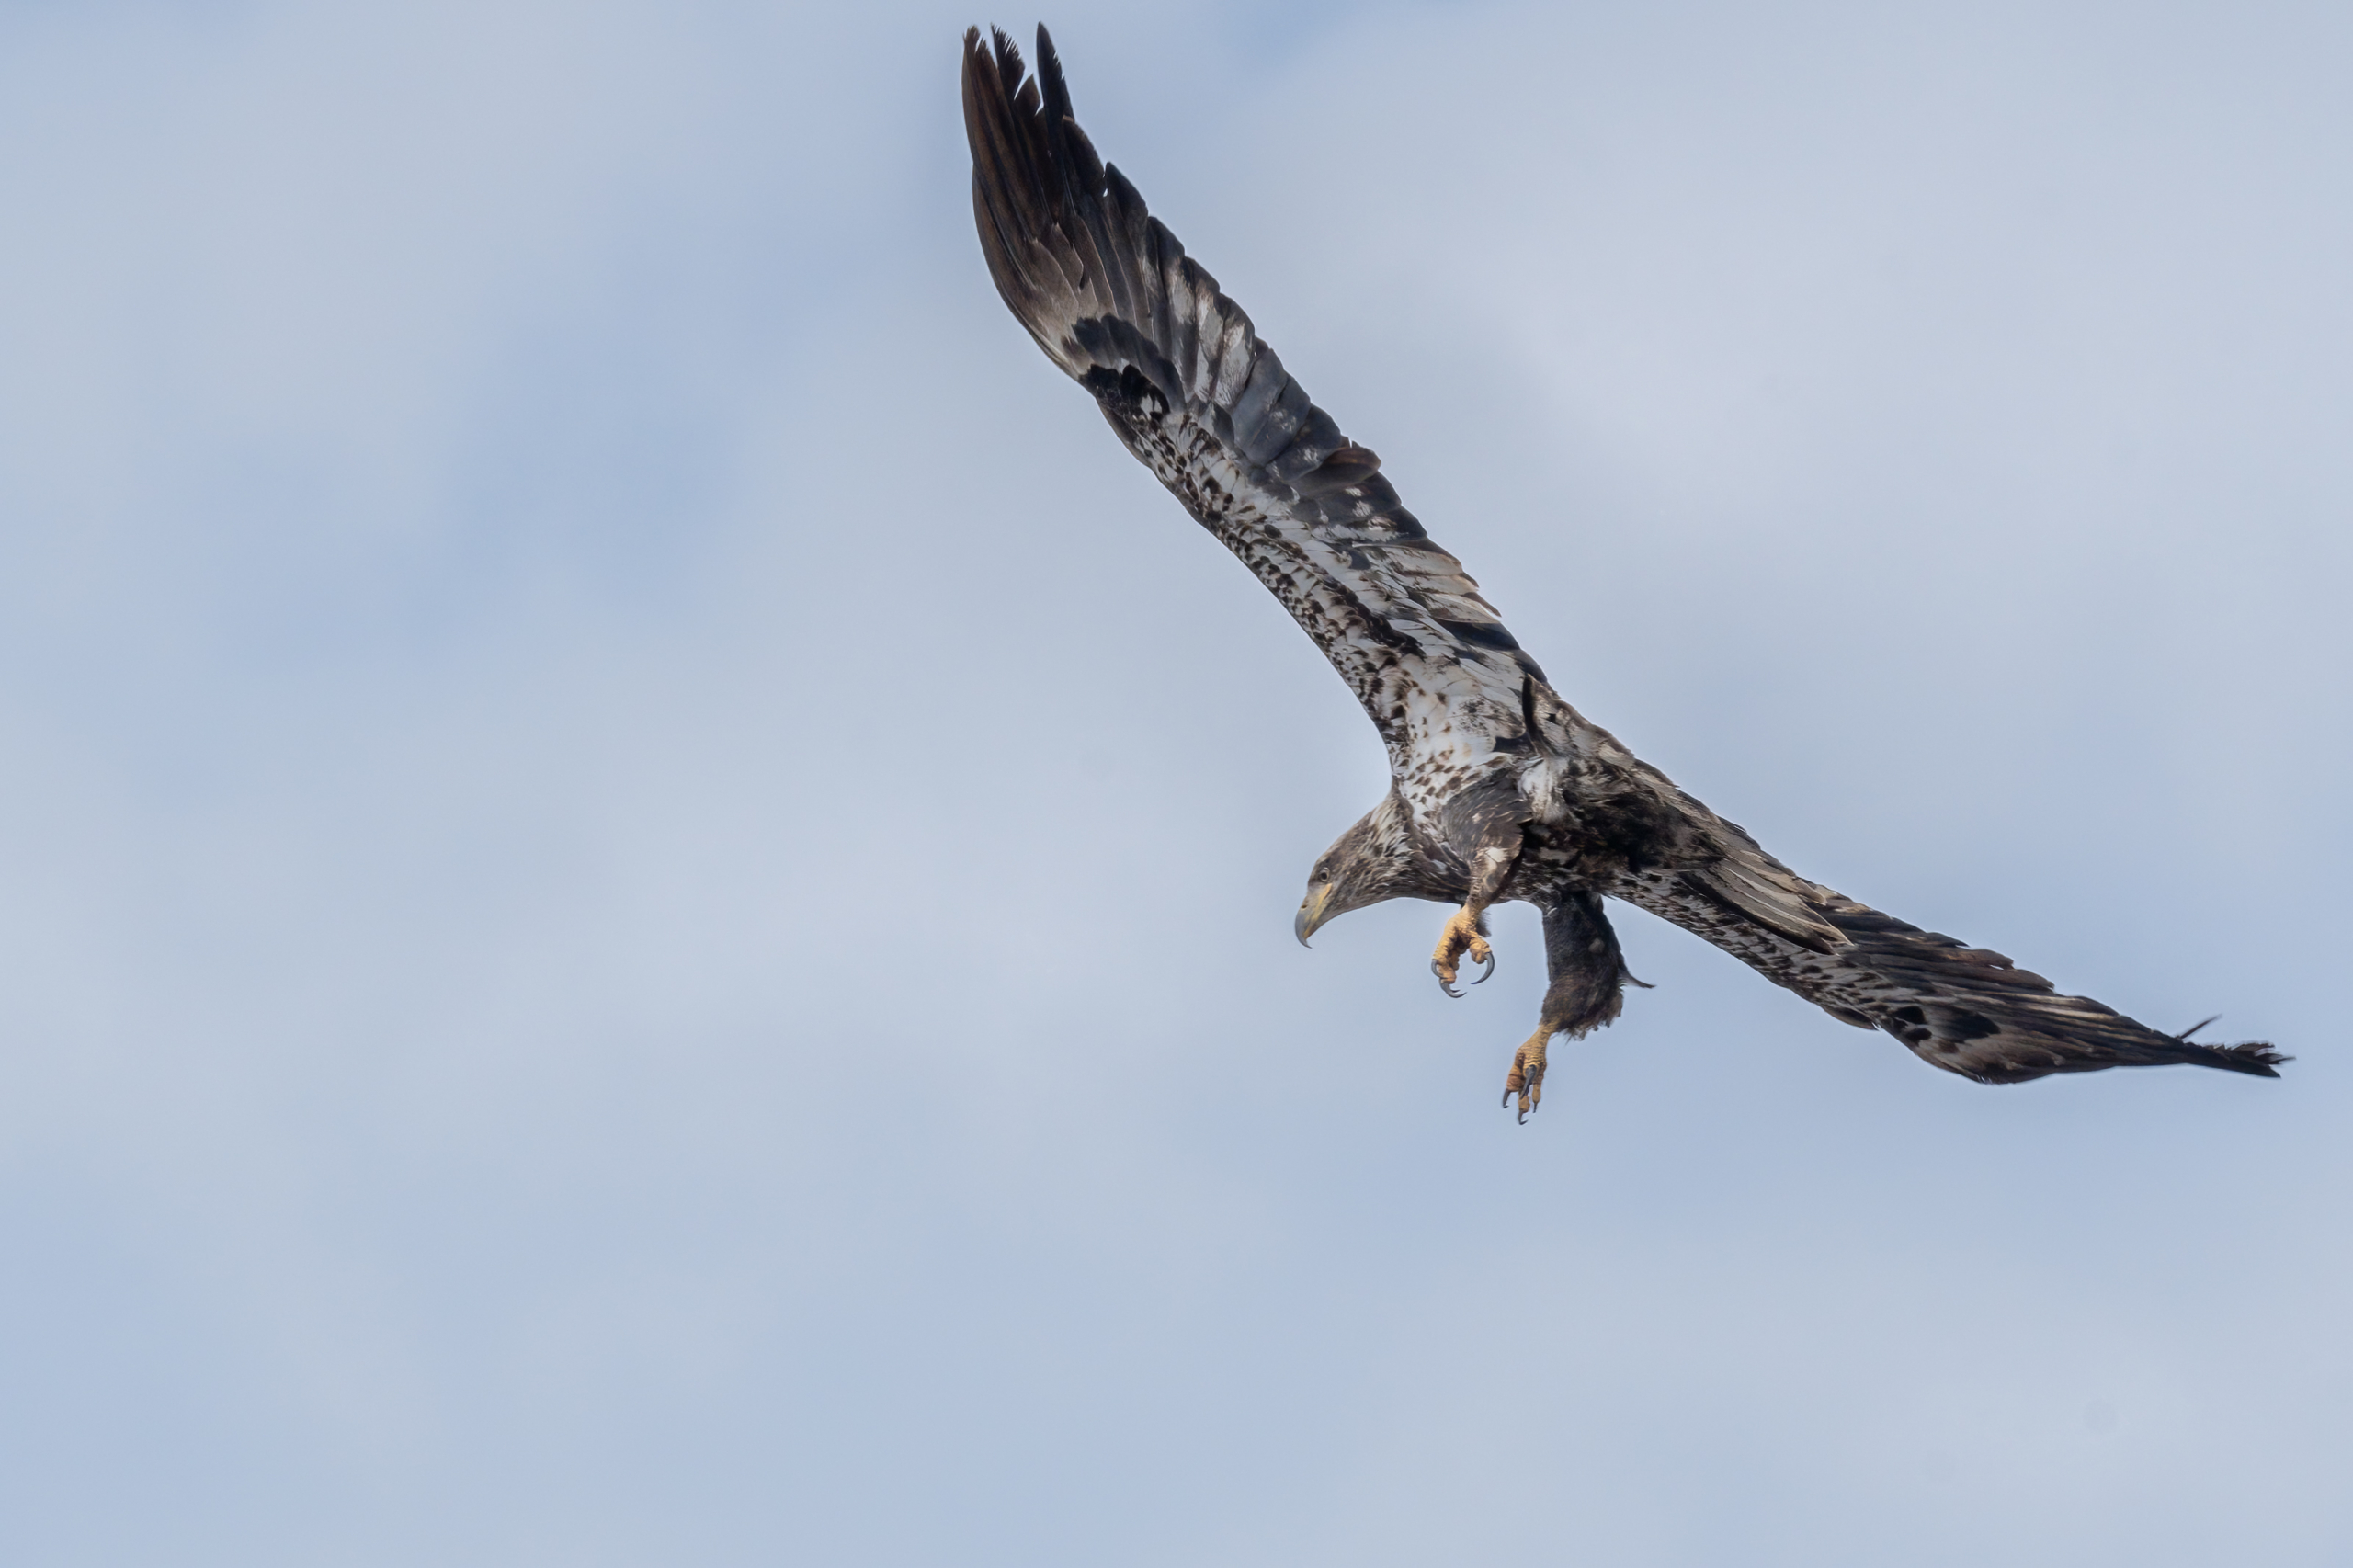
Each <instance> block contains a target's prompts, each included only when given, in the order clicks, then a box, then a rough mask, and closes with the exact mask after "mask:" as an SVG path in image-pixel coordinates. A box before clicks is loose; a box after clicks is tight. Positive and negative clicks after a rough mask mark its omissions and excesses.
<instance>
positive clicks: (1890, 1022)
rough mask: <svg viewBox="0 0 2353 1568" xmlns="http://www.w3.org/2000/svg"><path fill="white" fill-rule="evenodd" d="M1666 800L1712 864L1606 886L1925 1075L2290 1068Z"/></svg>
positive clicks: (2257, 1048)
mask: <svg viewBox="0 0 2353 1568" xmlns="http://www.w3.org/2000/svg"><path fill="white" fill-rule="evenodd" d="M1669 788H1670V789H1671V788H1672V786H1669ZM1676 793H1677V795H1678V796H1679V797H1680V799H1681V801H1683V802H1685V803H1687V804H1688V806H1690V807H1691V808H1694V809H1695V810H1696V811H1697V812H1699V813H1704V815H1705V819H1706V827H1707V829H1708V831H1709V832H1710V834H1711V836H1713V838H1714V839H1715V841H1716V842H1717V843H1718V844H1720V845H1721V846H1722V847H1723V849H1724V851H1725V853H1724V855H1723V858H1722V859H1720V860H1717V861H1715V862H1714V863H1713V864H1711V865H1707V866H1704V867H1702V868H1699V869H1686V870H1676V869H1666V868H1661V867H1653V868H1650V869H1643V870H1637V871H1632V872H1630V873H1627V874H1625V875H1623V876H1621V877H1620V879H1619V880H1618V881H1616V882H1615V883H1614V884H1613V885H1612V886H1611V887H1610V888H1609V890H1608V891H1609V892H1612V893H1614V894H1616V895H1617V896H1618V897H1620V898H1622V899H1624V900H1626V901H1627V902H1628V903H1632V904H1634V905H1636V906H1638V907H1640V908H1643V909H1646V910H1648V911H1650V912H1651V913H1652V914H1653V915H1661V916H1663V917H1665V919H1668V920H1671V921H1673V922H1674V923H1675V924H1676V925H1677V926H1682V927H1683V928H1684V929H1685V930H1687V931H1690V932H1693V933H1695V934H1697V935H1699V936H1701V937H1706V938H1707V939H1708V940H1709V941H1711V942H1713V943H1714V944H1715V945H1716V946H1717V947H1719V948H1722V949H1724V950H1725V951H1726V952H1728V953H1731V954H1732V955H1733V957H1735V958H1738V959H1740V960H1744V961H1745V962H1746V963H1747V964H1749V965H1750V966H1751V967H1752V968H1754V969H1756V971H1757V972H1759V973H1760V974H1762V975H1764V976H1765V977H1766V978H1767V979H1768V980H1770V981H1772V982H1773V983H1776V984H1778V985H1785V986H1787V987H1789V989H1790V990H1791V991H1794V992H1796V993H1797V994H1799V995H1801V996H1803V997H1804V998H1806V999H1807V1000H1808V1001H1810V1002H1813V1003H1815V1004H1816V1005H1818V1006H1821V1007H1822V1009H1823V1010H1824V1012H1827V1013H1828V1014H1830V1016H1831V1017H1835V1018H1837V1019H1839V1020H1841V1021H1843V1022H1845V1023H1849V1024H1853V1025H1855V1026H1857V1027H1858V1028H1880V1029H1885V1030H1886V1031H1887V1032H1888V1033H1889V1034H1892V1035H1893V1036H1894V1037H1895V1038H1896V1039H1898V1040H1902V1041H1903V1042H1904V1044H1905V1045H1907V1046H1909V1047H1911V1048H1912V1051H1913V1053H1914V1054H1915V1055H1916V1056H1918V1057H1919V1058H1920V1060H1921V1061H1923V1062H1927V1063H1928V1064H1929V1065H1930V1066H1932V1067H1941V1068H1943V1069H1944V1070H1945V1071H1947V1072H1948V1073H1958V1074H1961V1076H1962V1077H1964V1078H1973V1079H1975V1080H1976V1081H1977V1082H1979V1083H1981V1084H2018V1083H2024V1082H2025V1081H2026V1080H2027V1079H2029V1078H2040V1077H2044V1076H2047V1075H2048V1074H2052V1073H2090V1072H2095V1071H2097V1070H2098V1069H2100V1068H2102V1067H2154V1066H2162V1065H2166V1064H2170V1063H2177V1062H2179V1063H2188V1064H2192V1065H2196V1066H2202V1067H2221V1068H2225V1069H2228V1070H2229V1071H2231V1072H2234V1073H2252V1074H2256V1075H2257V1076H2260V1077H2265V1078H2276V1077H2278V1076H2279V1074H2278V1073H2277V1072H2276V1071H2274V1069H2275V1068H2276V1067H2277V1066H2278V1065H2279V1063H2280V1062H2285V1061H2287V1060H2288V1058H2286V1057H2284V1056H2282V1055H2280V1054H2279V1052H2278V1051H2274V1050H2272V1049H2271V1047H2270V1046H2269V1045H2268V1044H2266V1043H2263V1042H2260V1041H2256V1042H2251V1043H2248V1044H2245V1045H2231V1046H2213V1045H2199V1044H2196V1043H2194V1042H2192V1041H2191V1040H2190V1039H2189V1036H2190V1035H2192V1034H2195V1033H2196V1032H2197V1029H2196V1028H2191V1029H2187V1030H2184V1031H2183V1032H2182V1033H2180V1034H2177V1035H2169V1034H2163V1033H2160V1032H2158V1031H2157V1030H2155V1029H2153V1028H2149V1027H2148V1026H2147V1025H2145V1024H2143V1023H2140V1022H2137V1021H2136V1020H2134V1019H2131V1018H2128V1017H2125V1016H2124V1015H2123V1014H2121V1013H2120V1012H2118V1011H2116V1010H2115V1009H2114V1008H2112V1007H2109V1006H2105V1005H2103V1004H2101V1003H2098V1002H2095V1001H2093V1000H2092V999H2091V998H2090V997H2088V996H2068V995H2064V994H2062V993H2061V992H2060V991H2059V989H2058V988H2057V987H2056V986H2054V985H2052V983H2051V982H2049V981H2048V980H2045V979H2044V978H2043V977H2042V976H2040V975H2039V974H2035V973H2032V972H2030V971H2027V970H2023V969H2019V968H2018V967H2017V966H2016V965H2014V964H2012V963H2011V961H2010V960H2008V959H2006V958H2005V957H2003V956H2002V955H2001V954H2000V953H1996V952H1989V951H1988V950H1986V949H1984V948H1972V947H1970V946H1969V945H1967V944H1966V943H1963V942H1959V941H1956V940H1954V939H1953V938H1952V937H1947V936H1944V935H1942V934H1941V933H1938V932H1935V931H1923V930H1921V929H1920V928H1919V927H1918V926H1909V925H1906V924H1905V923H1904V922H1903V921H1901V920H1898V919H1896V918H1895V917H1894V916H1893V915H1882V914H1881V913H1880V912H1879V911H1878V910H1876V909H1872V908H1870V907H1868V906H1866V905H1864V904H1860V903H1856V902H1855V901H1854V900H1853V899H1851V898H1848V897H1847V896H1846V895H1845V894H1844V893H1840V892H1833V891H1832V890H1831V889H1829V888H1825V887H1824V886H1822V885H1821V884H1820V883H1818V882H1810V881H1806V880H1805V879H1804V878H1803V877H1801V876H1798V875H1797V874H1796V873H1795V872H1793V871H1791V870H1790V869H1789V868H1788V867H1786V866H1783V865H1782V864H1781V863H1780V862H1779V860H1776V859H1774V858H1772V857H1771V856H1770V855H1768V854H1766V853H1765V851H1764V850H1763V849H1761V848H1759V847H1758V846H1757V845H1756V840H1754V839H1752V838H1750V837H1749V836H1748V835H1747V834H1746V833H1745V832H1743V831H1742V830H1741V829H1740V828H1739V827H1738V826H1737V825H1735V824H1732V823H1728V822H1725V821H1724V820H1723V819H1722V818H1721V817H1718V816H1716V815H1715V814H1714V813H1713V812H1708V810H1707V808H1706V807H1704V806H1700V805H1699V803H1698V802H1697V801H1692V800H1691V799H1690V797H1688V796H1685V795H1682V794H1681V792H1680V791H1679V790H1678V791H1676ZM2210 1021H2211V1020H2210ZM2203 1027H2204V1026H2203V1025H2200V1026H2199V1028H2203Z"/></svg>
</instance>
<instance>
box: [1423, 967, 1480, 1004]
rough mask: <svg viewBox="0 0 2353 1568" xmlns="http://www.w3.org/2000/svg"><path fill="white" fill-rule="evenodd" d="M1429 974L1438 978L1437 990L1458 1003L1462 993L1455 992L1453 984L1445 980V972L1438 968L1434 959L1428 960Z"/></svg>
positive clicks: (1474, 982)
mask: <svg viewBox="0 0 2353 1568" xmlns="http://www.w3.org/2000/svg"><path fill="white" fill-rule="evenodd" d="M1430 972H1431V973H1432V974H1434V975H1437V976H1438V989H1439V990H1440V991H1443V992H1445V993H1446V994H1448V995H1449V996H1451V997H1453V998H1454V999H1455V1000H1456V1001H1458V1002H1459V1001H1461V999H1462V993H1461V992H1460V991H1457V990H1456V989H1455V988H1454V983H1453V982H1452V981H1450V980H1449V979H1447V978H1446V971H1444V970H1442V969H1440V968H1438V960H1436V959H1432V960H1430ZM1472 983H1473V984H1476V983H1477V982H1476V981H1473V982H1472Z"/></svg>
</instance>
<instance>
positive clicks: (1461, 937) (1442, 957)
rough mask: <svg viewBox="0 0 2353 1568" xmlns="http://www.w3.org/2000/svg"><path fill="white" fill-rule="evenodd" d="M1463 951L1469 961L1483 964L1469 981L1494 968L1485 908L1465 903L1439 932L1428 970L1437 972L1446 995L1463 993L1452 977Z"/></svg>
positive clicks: (1490, 972)
mask: <svg viewBox="0 0 2353 1568" xmlns="http://www.w3.org/2000/svg"><path fill="white" fill-rule="evenodd" d="M1466 954H1467V955H1468V956H1469V958H1470V960H1471V961H1472V963H1475V964H1483V965H1484V966H1485V968H1484V970H1483V971H1482V972H1481V974H1480V976H1479V980H1474V981H1472V984H1473V985H1476V984H1478V983H1479V981H1480V980H1484V979H1486V978H1487V976H1488V975H1491V974H1493V973H1495V949H1494V948H1492V947H1489V946H1488V945H1487V915H1486V911H1484V910H1473V909H1472V907H1471V906H1470V905H1469V904H1467V903H1466V904H1464V905H1463V906H1462V907H1461V908H1460V909H1458V910H1456V911H1455V912H1454V914H1453V915H1452V916H1451V917H1450V918H1449V919H1448V921H1447V923H1446V929H1445V930H1444V931H1441V932H1440V933H1438V951H1437V952H1435V953H1432V954H1431V955H1430V972H1431V973H1432V974H1434V975H1437V976H1438V987H1439V989H1441V990H1443V991H1444V992H1445V993H1446V994H1448V995H1449V996H1461V994H1462V993H1461V992H1460V991H1457V990H1456V989H1455V988H1454V977H1455V976H1456V974H1458V973H1459V972H1461V971H1460V970H1459V968H1458V966H1459V965H1460V964H1461V961H1462V960H1463V958H1464V956H1465V955H1466Z"/></svg>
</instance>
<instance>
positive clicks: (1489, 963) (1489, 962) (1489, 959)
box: [1472, 948, 1495, 985]
mask: <svg viewBox="0 0 2353 1568" xmlns="http://www.w3.org/2000/svg"><path fill="white" fill-rule="evenodd" d="M1478 961H1479V962H1480V963H1482V964H1484V965H1485V966H1486V967H1485V968H1484V969H1482V970H1481V971H1479V978H1478V979H1476V980H1474V981H1472V984H1473V985H1484V984H1486V983H1487V982H1488V981H1490V980H1492V979H1494V978H1495V949H1493V948H1489V949H1487V956H1486V957H1485V958H1483V959H1481V960H1478Z"/></svg>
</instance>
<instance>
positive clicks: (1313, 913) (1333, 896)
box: [1290, 790, 1427, 948]
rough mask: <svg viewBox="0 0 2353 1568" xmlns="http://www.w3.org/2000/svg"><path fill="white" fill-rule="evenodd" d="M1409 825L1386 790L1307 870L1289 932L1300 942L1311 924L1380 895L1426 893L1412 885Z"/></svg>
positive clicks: (1310, 932)
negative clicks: (1375, 804) (1305, 887)
mask: <svg viewBox="0 0 2353 1568" xmlns="http://www.w3.org/2000/svg"><path fill="white" fill-rule="evenodd" d="M1419 881H1421V878H1420V877H1419V875H1418V874H1417V865H1416V860H1415V854H1414V836H1413V829H1412V827H1411V826H1410V825H1409V824H1408V821H1407V818H1406V814H1405V808H1404V803H1403V802H1401V801H1399V800H1398V799H1397V796H1396V793H1395V792H1394V791H1393V790H1392V792H1391V793H1389V794H1387V795H1384V796H1383V797H1381V804H1379V805H1377V806H1375V807H1373V808H1372V810H1370V811H1369V812H1365V814H1364V815H1363V816H1361V817H1359V818H1358V820H1357V823H1356V825H1354V826H1353V827H1351V828H1349V829H1348V831H1347V832H1346V833H1344V834H1342V835H1340V836H1339V838H1338V839H1337V840H1336V841H1335V842H1334V843H1333V845H1332V847H1331V848H1329V849H1326V850H1325V851H1324V853H1323V855H1322V856H1321V857H1320V858H1318V859H1317V860H1316V862H1315V869H1313V870H1312V871H1310V872H1308V874H1307V896H1306V897H1305V898H1302V899H1301V900H1300V901H1299V915H1298V918H1296V919H1294V920H1293V921H1292V922H1291V926H1290V929H1291V934H1292V935H1293V936H1295V937H1298V938H1299V945H1300V946H1301V947H1302V948H1303V947H1305V946H1307V938H1308V937H1312V936H1313V935H1314V934H1315V931H1316V928H1317V927H1318V926H1322V925H1324V923H1325V922H1327V921H1329V920H1332V919H1334V918H1335V917H1336V916H1338V915H1346V914H1347V912H1348V911H1349V910H1351V909H1363V908H1366V907H1367V906H1369V905H1371V904H1376V903H1381V902H1382V901H1383V900H1385V899H1392V898H1398V897H1402V896H1408V895H1411V896H1427V895H1426V894H1422V893H1420V892H1419V890H1418V883H1419Z"/></svg>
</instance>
